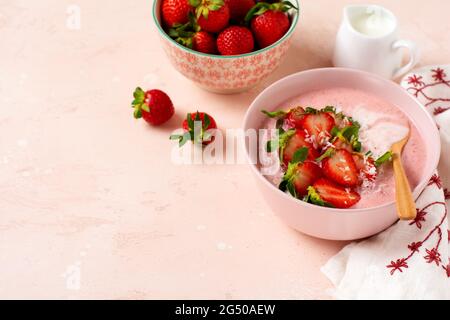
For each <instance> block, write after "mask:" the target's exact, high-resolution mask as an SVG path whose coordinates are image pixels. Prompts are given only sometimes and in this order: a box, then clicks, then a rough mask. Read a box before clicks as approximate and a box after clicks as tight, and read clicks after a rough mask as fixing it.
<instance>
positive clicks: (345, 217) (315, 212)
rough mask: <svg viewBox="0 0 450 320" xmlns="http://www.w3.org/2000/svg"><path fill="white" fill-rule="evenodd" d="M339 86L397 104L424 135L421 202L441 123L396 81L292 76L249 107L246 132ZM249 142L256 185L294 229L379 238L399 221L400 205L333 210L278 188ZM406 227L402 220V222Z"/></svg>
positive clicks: (330, 72)
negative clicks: (296, 101)
mask: <svg viewBox="0 0 450 320" xmlns="http://www.w3.org/2000/svg"><path fill="white" fill-rule="evenodd" d="M336 87H344V88H352V89H357V90H362V91H365V92H367V93H369V94H373V95H376V96H378V97H380V98H382V99H384V100H386V101H387V102H390V103H391V104H393V105H395V106H397V107H398V108H399V109H400V110H402V111H403V112H404V113H405V114H406V115H407V116H408V117H409V120H410V121H411V123H412V124H413V125H415V126H416V128H417V129H418V131H419V132H420V134H421V136H422V138H423V141H424V143H425V149H426V154H425V155H424V157H423V159H424V161H426V164H425V169H424V171H423V172H424V173H423V177H422V179H421V180H420V183H419V184H418V186H417V187H416V188H415V189H414V190H413V194H414V197H415V198H416V199H417V198H418V197H419V195H420V193H421V192H422V191H423V190H424V188H425V187H426V185H427V183H428V181H429V180H430V178H431V176H432V175H433V174H434V171H435V169H436V167H437V165H438V162H439V157H440V150H441V145H440V139H439V132H438V129H437V126H436V123H435V122H434V120H433V119H432V117H431V116H430V115H429V113H428V112H427V111H426V110H425V108H424V107H423V106H422V105H421V104H420V102H419V101H418V100H416V99H415V98H414V97H412V96H411V95H410V94H408V93H407V92H406V91H405V90H404V89H403V88H402V87H400V86H399V85H397V84H396V83H394V82H391V81H388V80H385V79H383V78H380V77H378V76H376V75H373V74H369V73H365V72H361V71H355V70H349V69H340V68H326V69H316V70H310V71H305V72H300V73H296V74H293V75H291V76H288V77H286V78H284V79H282V80H280V81H278V82H276V83H274V84H273V85H271V86H270V87H268V88H267V89H266V90H264V91H263V92H262V93H261V94H260V95H259V96H258V97H257V98H256V99H255V100H254V102H253V103H252V105H251V106H250V108H249V110H248V112H247V114H246V116H245V121H244V129H245V130H249V129H260V128H263V125H264V121H265V120H266V117H265V115H263V114H262V113H261V110H268V111H273V110H275V109H276V108H277V106H279V105H280V104H282V103H283V102H285V101H287V100H289V99H291V98H294V97H297V96H299V95H302V94H303V93H307V92H311V91H314V90H321V89H329V88H336ZM249 145H250V144H249V142H248V141H246V142H245V149H246V154H247V158H248V160H249V163H250V166H251V170H252V172H253V174H254V177H255V178H256V183H257V185H258V187H259V189H260V191H261V193H262V195H263V198H264V199H265V200H266V201H267V203H268V205H269V206H270V207H271V208H272V210H273V211H274V212H275V213H276V214H277V215H278V216H279V217H280V218H281V219H282V220H283V221H284V222H285V223H286V224H288V225H289V226H290V227H292V228H294V229H296V230H298V231H300V232H302V233H305V234H308V235H311V236H314V237H317V238H322V239H328V240H356V239H362V238H366V237H369V236H372V235H375V234H377V233H379V232H381V231H383V230H385V229H387V228H388V227H390V226H391V225H393V224H394V223H395V222H396V221H398V217H397V212H396V207H395V202H389V203H386V204H384V205H381V206H378V207H373V208H364V209H334V208H325V207H319V206H314V205H311V204H308V203H305V202H303V201H300V200H297V199H295V198H293V197H292V196H290V195H288V194H286V193H284V192H282V191H280V190H278V188H277V187H275V186H274V185H273V184H272V183H271V182H269V181H268V180H267V179H266V178H265V177H264V176H263V175H262V174H261V172H260V170H259V164H258V156H257V155H255V154H254V153H251V152H250V149H249V148H250V146H249ZM401 223H402V222H401Z"/></svg>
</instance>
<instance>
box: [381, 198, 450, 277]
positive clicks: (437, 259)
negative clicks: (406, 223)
mask: <svg viewBox="0 0 450 320" xmlns="http://www.w3.org/2000/svg"><path fill="white" fill-rule="evenodd" d="M437 205H439V206H443V207H444V215H443V217H442V219H441V221H440V223H439V224H438V225H437V226H435V227H434V228H433V229H432V230H431V231H430V232H429V233H428V235H427V236H426V237H425V239H423V240H422V241H419V242H413V243H411V244H409V245H408V249H409V250H410V251H411V253H410V254H409V255H408V256H407V257H406V258H400V259H397V260H393V261H391V263H390V264H389V265H387V266H386V268H388V269H391V270H390V274H391V275H394V274H395V272H396V271H400V272H403V269H407V268H409V265H408V260H409V259H411V258H412V257H413V256H414V255H415V254H416V253H418V252H420V248H421V247H422V246H423V245H424V244H425V243H427V242H428V240H430V238H431V237H432V236H433V235H434V234H435V233H437V235H438V241H437V242H436V245H435V246H434V247H433V248H430V249H425V252H426V254H427V255H426V256H424V259H425V261H426V262H427V263H429V264H431V263H435V264H436V265H437V266H439V265H440V264H441V262H442V260H441V254H440V253H439V247H440V245H441V242H442V229H441V228H442V225H443V224H444V221H445V219H447V214H448V211H447V205H446V204H445V202H433V203H430V204H429V205H427V206H425V207H424V208H422V209H420V210H418V211H417V212H418V213H419V212H421V214H422V218H423V219H420V221H419V224H420V228H421V227H422V225H421V222H424V221H425V218H424V217H425V216H426V215H427V210H428V209H430V208H431V207H433V206H437ZM413 224H416V225H417V223H415V222H413V223H410V225H413ZM420 228H419V229H420ZM449 268H450V267H449V266H447V267H445V268H443V269H444V271H445V272H446V273H447V275H448V269H449Z"/></svg>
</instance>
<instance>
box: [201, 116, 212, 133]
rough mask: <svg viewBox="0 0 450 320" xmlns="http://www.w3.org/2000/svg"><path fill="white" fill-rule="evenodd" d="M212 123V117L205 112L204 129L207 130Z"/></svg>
mask: <svg viewBox="0 0 450 320" xmlns="http://www.w3.org/2000/svg"><path fill="white" fill-rule="evenodd" d="M210 125H211V118H210V117H209V115H207V114H206V113H205V115H204V117H203V130H207V129H208V128H209V126H210Z"/></svg>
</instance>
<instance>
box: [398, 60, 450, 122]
mask: <svg viewBox="0 0 450 320" xmlns="http://www.w3.org/2000/svg"><path fill="white" fill-rule="evenodd" d="M430 72H431V76H432V78H433V79H434V81H435V82H432V83H425V82H424V79H423V76H418V75H416V74H413V75H411V76H409V77H408V78H407V80H406V81H407V83H408V84H409V85H411V87H409V88H407V90H408V92H412V93H413V94H414V96H415V97H416V98H418V97H419V95H420V96H422V97H424V98H425V99H426V100H427V102H426V104H425V106H426V107H428V106H430V105H432V104H434V103H436V102H450V99H448V98H443V97H430V96H429V95H428V94H427V93H426V92H425V89H428V88H431V87H436V86H440V85H445V86H448V87H450V80H449V79H447V74H446V73H445V71H444V70H443V69H441V68H437V69H432V70H430ZM447 110H449V109H448V108H447V109H445V108H444V107H439V108H436V109H435V110H434V112H435V114H436V113H437V114H440V113H443V112H445V111H447Z"/></svg>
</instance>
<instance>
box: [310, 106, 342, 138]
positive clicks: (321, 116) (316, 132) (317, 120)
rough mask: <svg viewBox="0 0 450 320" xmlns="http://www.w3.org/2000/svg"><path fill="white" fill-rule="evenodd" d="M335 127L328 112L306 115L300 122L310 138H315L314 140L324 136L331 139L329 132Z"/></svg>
mask: <svg viewBox="0 0 450 320" xmlns="http://www.w3.org/2000/svg"><path fill="white" fill-rule="evenodd" d="M335 125H336V123H335V121H334V118H333V117H332V116H331V115H330V114H329V113H328V112H319V113H317V114H308V115H306V116H305V117H304V118H303V121H302V127H303V128H304V129H305V130H306V131H307V132H308V134H309V135H310V136H315V137H316V139H319V138H323V137H324V136H328V137H331V130H332V129H333V127H334V126H335Z"/></svg>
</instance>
